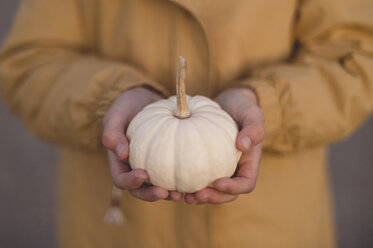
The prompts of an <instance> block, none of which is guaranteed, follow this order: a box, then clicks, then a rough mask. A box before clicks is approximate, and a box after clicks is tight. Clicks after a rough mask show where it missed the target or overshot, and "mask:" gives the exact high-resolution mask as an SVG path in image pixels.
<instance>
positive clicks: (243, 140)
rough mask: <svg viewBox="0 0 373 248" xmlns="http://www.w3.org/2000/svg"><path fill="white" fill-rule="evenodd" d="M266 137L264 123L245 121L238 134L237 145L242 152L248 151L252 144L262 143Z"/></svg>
mask: <svg viewBox="0 0 373 248" xmlns="http://www.w3.org/2000/svg"><path fill="white" fill-rule="evenodd" d="M264 137H265V130H264V125H263V123H250V124H248V123H247V122H245V123H244V124H243V126H242V129H241V131H240V132H239V133H238V135H237V139H236V146H237V148H238V149H239V150H240V151H242V152H247V151H249V150H250V148H251V147H252V146H256V145H257V144H259V143H261V142H262V141H263V139H264Z"/></svg>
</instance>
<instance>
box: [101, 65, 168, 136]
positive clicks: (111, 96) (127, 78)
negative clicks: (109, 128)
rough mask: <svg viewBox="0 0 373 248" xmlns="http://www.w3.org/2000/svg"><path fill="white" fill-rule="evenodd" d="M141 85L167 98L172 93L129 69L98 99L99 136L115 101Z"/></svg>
mask: <svg viewBox="0 0 373 248" xmlns="http://www.w3.org/2000/svg"><path fill="white" fill-rule="evenodd" d="M139 86H144V87H147V88H150V89H151V90H154V91H155V92H157V93H159V94H161V95H163V96H164V97H165V98H167V97H168V96H169V95H170V93H169V91H168V90H167V89H166V88H165V87H164V86H162V85H160V84H158V83H156V82H154V81H153V80H151V79H150V78H148V77H147V76H145V75H144V74H142V73H141V72H139V71H137V70H133V69H131V70H130V72H128V71H127V72H126V73H123V75H122V76H120V77H119V78H118V79H117V80H116V81H115V82H114V83H112V85H110V86H108V87H107V88H106V89H104V91H103V92H102V94H101V96H100V97H99V99H98V102H97V106H96V112H95V116H96V120H97V122H98V123H97V124H98V127H99V133H98V135H99V137H101V135H102V130H103V126H102V119H103V117H104V116H105V114H106V112H107V111H108V110H109V108H110V107H111V105H112V104H113V102H114V101H115V100H116V99H117V98H118V96H119V95H120V94H122V93H123V92H124V91H126V90H129V89H131V88H134V87H139Z"/></svg>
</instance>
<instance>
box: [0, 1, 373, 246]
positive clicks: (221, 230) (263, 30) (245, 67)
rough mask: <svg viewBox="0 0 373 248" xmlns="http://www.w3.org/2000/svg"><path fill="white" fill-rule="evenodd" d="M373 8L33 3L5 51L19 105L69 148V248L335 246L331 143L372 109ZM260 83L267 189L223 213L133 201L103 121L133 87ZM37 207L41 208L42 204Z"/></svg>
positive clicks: (1, 64)
mask: <svg viewBox="0 0 373 248" xmlns="http://www.w3.org/2000/svg"><path fill="white" fill-rule="evenodd" d="M372 13H373V2H372V1H371V0H344V1H339V0H302V1H296V0H284V1H277V0H231V1H227V0H226V1H224V0H214V1H213V0H205V1H199V0H105V1H104V0H101V1H99V0H24V1H23V2H22V4H21V6H20V9H19V12H18V15H17V17H16V18H15V22H14V25H13V28H12V30H11V32H10V34H9V37H8V39H7V41H6V42H5V44H4V45H3V48H2V51H1V55H0V76H1V82H2V93H3V95H4V98H5V100H6V102H7V104H8V106H9V107H10V108H11V109H12V110H13V111H14V112H15V113H16V114H17V115H18V116H19V117H20V118H21V119H22V121H23V122H24V123H25V125H26V126H27V128H28V129H29V130H30V131H31V132H33V133H34V134H35V135H37V136H38V137H40V138H42V139H45V140H48V141H51V142H54V143H56V144H58V145H59V146H60V148H61V149H60V150H61V153H60V167H59V168H60V173H59V204H58V213H59V215H58V216H59V229H58V230H59V232H58V233H59V236H58V237H59V243H60V247H69V248H71V247H81V248H84V247H136V248H138V247H214V248H215V247H259V248H260V247H286V248H291V247H334V246H335V245H336V244H335V230H334V226H333V225H334V224H333V212H332V205H331V196H330V192H329V178H328V173H327V169H326V166H325V164H326V160H327V157H326V146H327V145H328V144H330V143H331V142H334V141H337V140H339V139H341V138H343V137H345V136H346V135H348V134H350V133H351V132H352V131H353V130H354V129H356V127H358V126H359V125H360V124H361V123H362V122H363V120H365V119H366V118H367V117H368V115H369V113H370V112H371V111H372V108H373V14H372ZM179 55H182V56H184V57H186V58H187V60H188V71H187V92H188V93H189V94H191V95H196V94H200V95H205V96H208V97H214V96H216V95H217V94H218V93H219V92H221V91H223V90H224V89H227V88H230V87H233V86H239V87H250V88H252V89H253V90H254V91H255V92H256V93H257V95H258V98H259V104H260V106H261V108H262V109H263V111H264V114H265V116H266V123H265V128H266V131H267V137H266V139H265V141H264V154H263V160H262V164H261V168H260V173H259V179H258V183H257V187H256V189H255V191H254V192H253V193H251V194H249V195H242V196H240V197H239V198H238V199H237V200H236V201H234V202H233V203H229V204H223V205H216V206H215V205H201V206H191V205H187V204H185V203H183V202H180V203H173V202H168V201H159V202H156V203H147V202H143V201H140V200H136V199H134V198H133V197H131V196H130V195H129V194H127V193H126V194H125V196H124V199H123V211H124V213H125V215H126V217H127V222H126V224H125V225H124V226H121V227H113V226H106V225H104V224H103V222H102V218H103V215H104V213H105V211H106V208H107V206H108V202H109V200H110V193H111V186H112V182H111V178H110V175H109V171H108V163H107V161H106V157H105V151H104V149H103V147H102V145H101V143H100V138H101V132H102V124H101V120H102V117H103V115H104V114H105V112H106V111H107V109H108V108H109V107H110V105H111V103H112V102H113V101H114V99H115V98H116V97H117V96H118V95H119V94H120V93H121V92H123V91H125V90H127V89H129V88H131V87H134V86H139V85H147V86H150V87H153V88H154V89H156V90H158V91H160V92H161V93H163V94H164V95H165V96H169V95H171V94H173V92H175V72H176V65H177V57H178V56H179ZM30 204H32V203H30Z"/></svg>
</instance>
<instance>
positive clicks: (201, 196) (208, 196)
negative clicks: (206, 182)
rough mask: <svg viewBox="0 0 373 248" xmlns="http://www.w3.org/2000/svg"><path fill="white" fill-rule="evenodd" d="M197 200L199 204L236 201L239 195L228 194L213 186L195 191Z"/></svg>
mask: <svg viewBox="0 0 373 248" xmlns="http://www.w3.org/2000/svg"><path fill="white" fill-rule="evenodd" d="M194 197H195V201H194V202H196V203H197V204H204V203H210V204H220V203H226V202H231V201H234V200H235V199H236V198H237V197H238V195H232V194H227V193H224V192H220V191H217V190H215V189H213V188H204V189H202V190H200V191H197V192H196V193H194Z"/></svg>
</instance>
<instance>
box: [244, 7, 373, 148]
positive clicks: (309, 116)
mask: <svg viewBox="0 0 373 248" xmlns="http://www.w3.org/2000/svg"><path fill="white" fill-rule="evenodd" d="M298 14H299V16H298V18H297V20H296V22H295V31H294V32H295V35H294V37H295V39H294V42H295V44H296V46H297V47H298V48H297V50H296V51H295V53H294V56H293V58H292V59H291V60H289V61H287V62H280V63H276V64H269V65H265V66H262V67H260V68H256V69H254V70H253V73H252V76H251V77H250V79H247V80H244V81H242V82H240V83H238V85H241V86H246V87H250V88H252V89H253V90H254V91H255V92H256V94H257V96H258V99H259V104H260V106H261V108H262V110H263V112H264V114H265V116H266V122H265V129H266V133H267V136H266V139H265V141H264V144H263V147H264V149H265V150H268V151H274V152H289V151H294V150H297V149H299V148H304V147H307V146H315V145H325V144H328V143H331V142H334V141H337V140H339V139H341V138H344V137H346V136H347V135H348V134H350V133H351V132H352V131H353V130H354V129H356V128H357V127H358V126H359V125H360V124H361V123H362V122H363V121H364V120H365V119H366V118H367V117H368V116H369V114H370V113H371V111H372V108H373V2H372V1H370V0H346V1H338V0H334V1H325V0H309V1H308V0H306V1H301V4H300V6H299V13H298Z"/></svg>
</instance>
